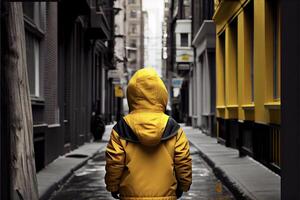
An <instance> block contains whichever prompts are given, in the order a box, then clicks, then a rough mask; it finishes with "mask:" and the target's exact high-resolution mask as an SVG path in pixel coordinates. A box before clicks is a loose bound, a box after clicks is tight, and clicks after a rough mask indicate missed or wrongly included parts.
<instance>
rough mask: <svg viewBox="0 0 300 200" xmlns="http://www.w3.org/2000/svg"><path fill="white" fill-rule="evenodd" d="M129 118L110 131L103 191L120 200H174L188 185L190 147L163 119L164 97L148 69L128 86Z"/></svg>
mask: <svg viewBox="0 0 300 200" xmlns="http://www.w3.org/2000/svg"><path fill="white" fill-rule="evenodd" d="M127 100H128V104H129V109H130V114H128V115H127V116H125V117H124V118H123V119H122V120H120V121H119V122H118V123H117V124H116V125H115V126H114V128H113V130H112V133H111V137H110V141H109V143H108V145H107V149H106V175H105V183H106V188H107V190H108V191H110V192H115V191H119V192H120V196H121V199H123V200H175V199H176V193H175V191H176V189H177V187H179V188H180V189H181V190H182V191H185V192H186V191H188V190H189V188H190V185H191V183H192V166H191V163H192V160H191V157H190V152H189V142H188V140H187V138H186V135H185V133H184V132H183V130H182V129H181V128H180V126H179V125H178V124H177V123H176V122H175V120H173V119H172V118H170V117H169V116H167V115H165V114H164V111H165V108H166V105H167V102H168V92H167V89H166V87H165V85H164V83H163V82H162V81H161V79H160V78H159V76H158V75H157V73H156V72H155V70H154V69H152V68H144V69H141V70H139V71H137V72H136V73H135V75H134V76H133V77H132V79H131V80H130V81H129V84H128V88H127Z"/></svg>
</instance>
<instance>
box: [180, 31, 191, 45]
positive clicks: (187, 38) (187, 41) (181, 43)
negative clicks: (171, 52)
mask: <svg viewBox="0 0 300 200" xmlns="http://www.w3.org/2000/svg"><path fill="white" fill-rule="evenodd" d="M183 35H185V36H186V38H185V39H186V41H185V42H186V45H183V37H182V36H183ZM189 46H190V45H189V33H180V47H189Z"/></svg>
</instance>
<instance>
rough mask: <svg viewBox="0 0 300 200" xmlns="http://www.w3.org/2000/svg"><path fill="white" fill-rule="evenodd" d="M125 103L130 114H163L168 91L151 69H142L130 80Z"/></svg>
mask: <svg viewBox="0 0 300 200" xmlns="http://www.w3.org/2000/svg"><path fill="white" fill-rule="evenodd" d="M127 101H128V105H129V110H130V112H136V111H143V110H148V111H152V112H164V111H165V109H166V106H167V103H168V91H167V89H166V87H165V84H164V83H163V81H162V80H161V79H160V77H159V76H158V74H157V73H156V71H155V70H154V69H153V68H144V69H140V70H138V71H137V72H136V73H135V74H134V75H133V77H132V78H131V79H130V81H129V83H128V87H127Z"/></svg>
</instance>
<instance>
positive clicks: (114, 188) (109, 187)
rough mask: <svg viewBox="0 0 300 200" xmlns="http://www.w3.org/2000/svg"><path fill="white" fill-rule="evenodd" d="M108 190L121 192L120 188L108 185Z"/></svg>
mask: <svg viewBox="0 0 300 200" xmlns="http://www.w3.org/2000/svg"><path fill="white" fill-rule="evenodd" d="M106 189H107V191H109V192H117V191H119V186H118V185H108V186H106Z"/></svg>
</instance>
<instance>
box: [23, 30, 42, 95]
mask: <svg viewBox="0 0 300 200" xmlns="http://www.w3.org/2000/svg"><path fill="white" fill-rule="evenodd" d="M25 40H26V59H27V72H28V79H29V88H30V94H31V95H32V96H37V97H38V96H40V95H39V94H40V93H39V64H40V46H39V41H38V40H37V39H36V38H35V37H34V36H33V35H32V34H30V33H28V32H27V31H26V33H25Z"/></svg>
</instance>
